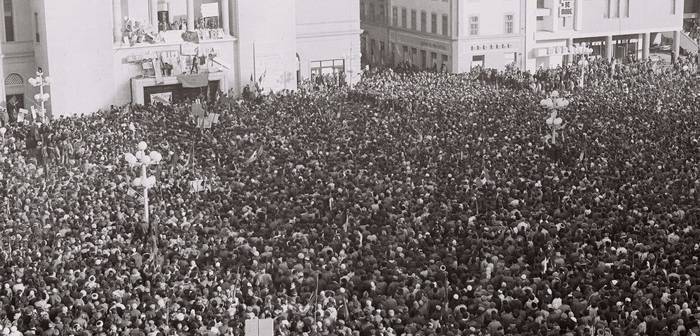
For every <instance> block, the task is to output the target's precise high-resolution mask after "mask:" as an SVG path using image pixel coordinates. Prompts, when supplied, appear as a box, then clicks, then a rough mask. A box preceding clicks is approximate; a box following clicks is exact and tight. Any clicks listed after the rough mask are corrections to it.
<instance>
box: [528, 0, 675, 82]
mask: <svg viewBox="0 0 700 336" xmlns="http://www.w3.org/2000/svg"><path fill="white" fill-rule="evenodd" d="M522 1H523V2H524V10H525V15H524V17H525V18H526V20H525V30H526V33H525V34H524V37H525V38H524V43H523V44H524V46H525V51H524V52H525V54H526V56H527V57H526V58H527V62H526V63H527V64H526V67H527V68H528V69H535V68H538V67H555V66H557V65H561V64H563V63H566V62H571V61H573V60H574V58H575V57H572V56H575V55H576V54H577V53H580V50H581V48H578V47H581V46H583V47H586V48H592V49H593V52H592V56H593V57H606V58H608V59H612V58H616V59H619V60H623V61H624V60H626V59H639V58H647V57H649V55H650V47H651V45H661V44H665V43H667V44H668V46H669V48H668V49H669V51H670V52H671V53H672V54H674V55H679V52H680V48H681V43H682V38H683V35H682V34H681V30H682V23H683V2H682V1H680V0H645V1H635V0H585V1H584V0H537V1H528V0H522Z"/></svg>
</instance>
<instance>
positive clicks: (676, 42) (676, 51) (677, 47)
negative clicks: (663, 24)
mask: <svg viewBox="0 0 700 336" xmlns="http://www.w3.org/2000/svg"><path fill="white" fill-rule="evenodd" d="M680 52H681V31H680V30H676V31H674V32H673V55H676V59H678V56H680Z"/></svg>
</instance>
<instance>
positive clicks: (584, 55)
mask: <svg viewBox="0 0 700 336" xmlns="http://www.w3.org/2000/svg"><path fill="white" fill-rule="evenodd" d="M579 50H580V52H581V59H580V60H579V61H578V65H579V66H580V67H581V79H580V82H579V87H584V86H585V85H586V84H585V78H586V68H587V67H588V64H589V63H588V55H590V54H592V53H593V49H592V48H588V47H580V48H579Z"/></svg>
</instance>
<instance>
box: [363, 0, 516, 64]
mask: <svg viewBox="0 0 700 336" xmlns="http://www.w3.org/2000/svg"><path fill="white" fill-rule="evenodd" d="M520 6H521V3H520V1H516V0H497V1H475V0H362V1H361V4H360V15H361V17H362V20H361V21H362V28H363V30H364V33H363V36H362V45H363V54H362V55H363V58H364V61H365V63H367V64H377V65H379V64H383V65H395V64H398V63H403V62H407V63H410V64H411V65H413V66H417V67H419V68H421V69H431V68H432V69H438V70H445V71H452V72H464V71H468V70H469V69H470V68H472V67H474V66H485V67H491V68H500V69H502V68H504V67H505V66H506V65H508V64H517V63H518V62H519V57H520V56H521V55H519V50H520V49H521V42H522V38H521V37H520V35H521V29H520V20H521V18H520V16H519V15H518V14H519V13H520Z"/></svg>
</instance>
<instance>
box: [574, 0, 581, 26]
mask: <svg viewBox="0 0 700 336" xmlns="http://www.w3.org/2000/svg"><path fill="white" fill-rule="evenodd" d="M574 30H576V31H579V30H583V0H576V5H575V7H574Z"/></svg>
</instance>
